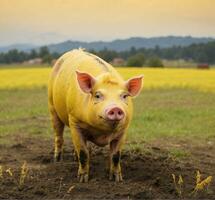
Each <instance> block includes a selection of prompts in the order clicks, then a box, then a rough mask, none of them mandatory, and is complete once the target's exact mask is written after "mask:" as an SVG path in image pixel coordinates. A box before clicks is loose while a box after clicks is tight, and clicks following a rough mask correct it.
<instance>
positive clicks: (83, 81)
mask: <svg viewBox="0 0 215 200" xmlns="http://www.w3.org/2000/svg"><path fill="white" fill-rule="evenodd" d="M76 75H77V80H78V84H79V86H80V88H81V90H82V91H83V92H85V93H90V92H92V89H93V86H94V84H95V82H96V80H95V78H94V77H92V76H91V75H90V74H88V73H85V72H79V71H76Z"/></svg>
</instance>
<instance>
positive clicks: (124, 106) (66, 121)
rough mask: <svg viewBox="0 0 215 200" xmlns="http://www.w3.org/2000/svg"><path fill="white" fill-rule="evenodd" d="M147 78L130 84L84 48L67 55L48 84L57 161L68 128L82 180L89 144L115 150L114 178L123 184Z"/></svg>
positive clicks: (85, 178) (112, 153) (86, 169)
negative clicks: (130, 132) (137, 100)
mask: <svg viewBox="0 0 215 200" xmlns="http://www.w3.org/2000/svg"><path fill="white" fill-rule="evenodd" d="M142 82H143V76H142V75H140V76H136V77H133V78H130V79H129V80H127V81H124V80H123V78H122V77H121V76H120V74H119V73H118V72H117V71H116V70H115V69H114V67H112V66H111V65H110V64H109V63H107V62H105V61H104V60H102V59H101V58H99V57H97V56H96V55H94V54H91V53H88V52H86V51H85V50H82V49H75V50H72V51H69V52H67V53H65V54H64V55H62V56H61V57H60V58H59V59H58V60H57V61H56V63H55V65H54V67H53V69H52V72H51V75H50V79H49V84H48V107H49V111H50V115H51V121H52V124H53V129H54V133H55V140H54V142H55V145H54V160H55V161H56V162H58V161H60V160H61V158H62V146H63V142H64V140H63V131H64V127H65V126H68V127H69V128H70V130H71V138H72V142H73V145H74V149H75V152H76V154H77V158H78V164H79V167H78V175H77V176H78V180H79V181H80V182H88V179H89V158H90V155H89V150H88V148H87V143H88V142H92V143H94V144H96V145H98V146H101V147H103V146H105V145H109V149H110V171H109V179H110V180H115V181H116V182H119V181H122V180H123V179H122V172H121V166H120V159H121V149H122V146H123V144H124V143H125V139H126V132H127V129H128V126H129V123H130V121H131V118H132V113H133V105H132V98H134V97H136V96H137V95H138V94H139V93H140V91H141V89H142V86H143V83H142Z"/></svg>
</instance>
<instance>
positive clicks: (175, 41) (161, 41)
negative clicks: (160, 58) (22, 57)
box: [0, 36, 215, 53]
mask: <svg viewBox="0 0 215 200" xmlns="http://www.w3.org/2000/svg"><path fill="white" fill-rule="evenodd" d="M214 40H215V38H207V37H202V38H196V37H190V36H186V37H180V36H178V37H177V36H166V37H152V38H143V37H133V38H128V39H118V40H113V41H110V42H104V41H96V42H80V41H71V40H69V41H65V42H62V43H57V44H50V45H47V46H48V48H49V50H50V51H51V52H58V53H63V52H65V51H69V50H71V49H74V48H79V47H82V48H85V49H88V50H89V49H94V50H96V51H99V50H102V49H104V48H107V49H110V50H115V51H125V50H129V49H130V48H131V47H135V48H142V47H144V48H153V47H155V46H157V45H158V46H160V47H161V48H165V47H172V46H189V45H190V44H194V43H195V44H199V43H207V42H210V41H214ZM14 48H16V49H18V50H23V51H29V50H30V49H32V48H35V49H38V48H39V47H36V46H34V45H31V44H18V45H11V46H7V47H0V52H6V51H8V50H10V49H14Z"/></svg>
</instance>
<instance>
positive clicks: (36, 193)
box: [0, 135, 215, 199]
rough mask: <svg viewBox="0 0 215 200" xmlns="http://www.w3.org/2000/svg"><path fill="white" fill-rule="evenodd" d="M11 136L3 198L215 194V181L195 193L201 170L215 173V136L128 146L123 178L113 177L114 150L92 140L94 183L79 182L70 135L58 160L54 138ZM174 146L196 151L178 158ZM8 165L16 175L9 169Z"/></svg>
mask: <svg viewBox="0 0 215 200" xmlns="http://www.w3.org/2000/svg"><path fill="white" fill-rule="evenodd" d="M0 139H1V138H0ZM8 139H9V140H11V142H10V144H1V145H0V165H1V166H2V168H3V179H1V181H0V199H14V198H16V199H176V198H182V199H183V198H191V199H202V198H206V199H215V184H214V181H212V183H211V185H210V187H209V189H208V190H207V191H206V190H204V191H202V192H198V193H197V194H194V193H192V191H193V189H194V187H195V175H196V170H200V171H201V174H202V177H203V178H206V177H207V176H209V175H211V176H213V178H214V177H215V145H214V144H215V143H214V142H215V140H212V141H210V142H208V143H207V144H201V142H200V143H199V144H195V145H194V144H192V141H185V140H184V141H183V140H180V141H178V140H177V141H175V140H172V141H168V140H163V141H162V140H159V141H157V142H156V141H155V142H153V143H150V144H147V143H143V144H142V145H144V149H145V150H144V151H141V150H139V149H136V150H135V149H133V150H125V151H123V153H122V171H123V175H124V176H123V177H124V181H123V182H122V183H115V182H112V181H109V180H108V149H107V148H99V147H95V146H93V145H92V146H91V164H90V166H91V169H90V180H89V183H78V181H77V178H76V173H77V167H78V166H77V162H76V159H75V156H74V152H73V149H72V145H71V143H70V141H69V140H67V141H66V144H65V150H64V160H63V161H62V162H61V163H57V164H55V163H53V160H52V157H53V149H52V142H53V140H52V139H43V138H36V137H33V138H30V137H24V138H23V136H22V137H21V136H20V135H14V136H11V137H8ZM172 147H177V148H178V147H180V148H181V149H185V150H189V152H192V153H191V155H189V156H188V157H185V158H181V159H177V158H174V157H172V156H170V154H169V151H168V148H172ZM24 161H26V162H27V166H28V168H29V172H28V174H27V177H26V179H25V181H24V185H23V186H22V187H21V188H20V187H18V180H19V176H20V171H21V166H22V164H23V162H24ZM8 168H10V169H11V171H12V173H13V175H12V177H11V176H10V175H9V173H7V172H5V171H6V169H8ZM173 173H174V174H175V175H176V176H178V175H182V177H183V179H184V185H183V186H182V195H181V197H180V196H179V195H178V193H177V192H176V189H175V187H174V184H173V179H172V174H173Z"/></svg>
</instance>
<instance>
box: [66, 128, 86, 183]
mask: <svg viewBox="0 0 215 200" xmlns="http://www.w3.org/2000/svg"><path fill="white" fill-rule="evenodd" d="M70 129H71V135H72V142H73V145H74V148H75V151H76V154H77V157H78V164H79V167H78V179H79V182H83V183H84V182H88V179H89V151H88V149H87V145H86V140H85V139H84V138H83V135H82V133H81V131H80V130H79V129H78V128H77V127H76V126H70Z"/></svg>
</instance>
